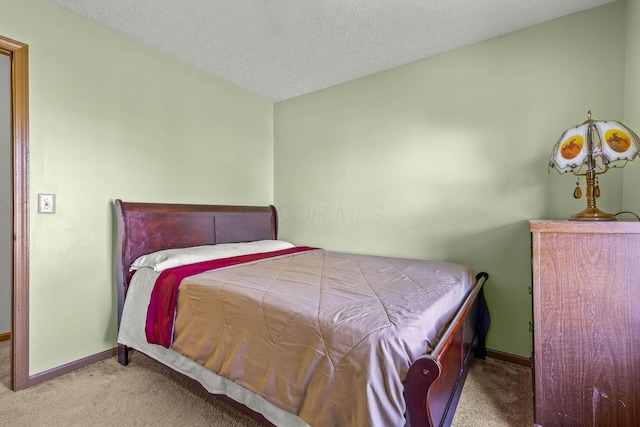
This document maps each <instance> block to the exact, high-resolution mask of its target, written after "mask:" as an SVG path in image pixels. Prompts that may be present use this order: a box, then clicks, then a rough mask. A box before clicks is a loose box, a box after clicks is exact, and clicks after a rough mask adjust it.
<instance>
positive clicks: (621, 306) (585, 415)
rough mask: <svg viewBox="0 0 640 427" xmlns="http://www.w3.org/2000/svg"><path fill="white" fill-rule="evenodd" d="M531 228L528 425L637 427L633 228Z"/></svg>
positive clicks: (638, 243) (639, 276)
mask: <svg viewBox="0 0 640 427" xmlns="http://www.w3.org/2000/svg"><path fill="white" fill-rule="evenodd" d="M530 225H531V233H532V238H533V321H534V323H533V330H534V333H533V340H534V342H533V347H534V352H533V353H534V356H533V357H534V363H533V365H534V392H535V398H534V400H535V417H534V419H535V425H536V426H538V425H539V426H544V427H553V426H572V427H573V426H615V427H622V426H630V427H631V426H634V427H635V426H640V222H619V221H615V222H608V221H607V222H602V221H600V222H597V221H596V222H594V221H588V222H585V221H531V222H530Z"/></svg>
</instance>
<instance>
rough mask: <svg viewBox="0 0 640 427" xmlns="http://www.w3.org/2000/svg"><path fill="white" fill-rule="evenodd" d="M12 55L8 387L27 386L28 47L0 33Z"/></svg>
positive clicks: (4, 47)
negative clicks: (11, 229) (10, 308)
mask: <svg viewBox="0 0 640 427" xmlns="http://www.w3.org/2000/svg"><path fill="white" fill-rule="evenodd" d="M0 49H2V51H3V52H9V56H10V57H11V101H12V102H11V125H12V136H13V141H12V144H13V237H14V240H13V271H12V279H13V280H12V281H13V305H12V307H13V308H12V322H11V336H12V337H13V339H12V340H11V389H13V390H22V389H24V388H27V387H28V385H29V48H28V46H27V45H26V44H24V43H20V42H17V41H15V40H11V39H8V38H5V37H1V36H0Z"/></svg>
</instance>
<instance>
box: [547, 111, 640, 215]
mask: <svg viewBox="0 0 640 427" xmlns="http://www.w3.org/2000/svg"><path fill="white" fill-rule="evenodd" d="M639 153H640V138H638V135H636V133H635V132H634V131H632V130H631V129H629V128H628V127H626V126H625V125H623V124H622V123H620V122H618V121H614V120H593V119H592V118H591V111H589V112H588V113H587V120H586V121H585V122H584V123H582V124H579V125H577V126H574V127H572V128H569V129H567V130H565V131H564V132H563V133H562V135H560V139H558V142H557V143H556V145H555V146H554V147H553V151H552V152H551V157H550V158H549V172H550V171H551V169H555V170H557V171H558V172H559V173H567V172H571V173H573V174H574V175H575V176H576V188H575V190H574V192H573V197H575V198H576V199H579V198H580V197H582V190H581V189H580V177H581V176H584V177H585V178H586V197H587V207H586V209H584V210H583V211H582V212H580V213H577V214H573V215H571V217H570V218H569V219H570V220H574V221H594V220H595V221H615V220H616V217H615V216H614V215H613V214H610V213H606V212H602V211H601V210H600V209H598V208H597V207H596V199H597V198H598V197H600V186H599V185H598V175H600V174H603V173H605V172H606V171H608V170H609V168H621V167H624V166H625V165H626V164H627V162H628V161H630V160H633V159H635V158H636V157H637V156H638V154H639Z"/></svg>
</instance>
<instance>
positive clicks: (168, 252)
mask: <svg viewBox="0 0 640 427" xmlns="http://www.w3.org/2000/svg"><path fill="white" fill-rule="evenodd" d="M294 246H295V245H293V244H291V243H289V242H285V241H283V240H258V241H256V242H244V243H222V244H219V245H206V246H193V247H190V248H181V249H165V250H162V251H158V252H153V253H150V254H147V255H142V256H140V257H138V259H136V260H135V261H134V262H133V264H131V267H129V271H134V270H137V269H139V268H143V267H149V268H153V271H156V272H161V271H163V270H166V269H167V268H172V267H179V266H181V265H186V264H193V263H196V262H202V261H211V260H214V259H220V258H228V257H232V256H237V255H246V254H252V253H259V252H271V251H279V250H281V249H288V248H293V247H294Z"/></svg>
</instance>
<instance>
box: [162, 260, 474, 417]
mask: <svg viewBox="0 0 640 427" xmlns="http://www.w3.org/2000/svg"><path fill="white" fill-rule="evenodd" d="M473 283H474V279H473V273H472V272H471V271H470V270H469V269H468V268H466V267H465V266H462V265H458V264H451V263H442V262H430V261H421V260H406V259H396V258H384V257H374V256H361V255H351V254H343V253H334V252H327V251H324V250H315V251H310V252H303V253H299V254H293V255H287V256H281V257H278V258H275V259H268V260H262V261H256V262H253V263H250V264H248V265H241V266H235V267H230V268H225V269H221V270H214V271H209V272H205V273H201V274H198V275H195V276H191V277H189V278H186V279H184V280H183V281H182V284H181V285H180V290H179V297H178V310H177V314H176V320H175V336H174V342H173V349H174V350H176V351H177V352H179V353H181V354H183V355H185V356H187V357H188V358H190V359H193V360H195V361H196V362H198V363H200V364H202V365H204V366H206V367H207V368H209V369H211V370H212V371H214V372H216V373H218V374H219V375H222V376H224V377H227V378H229V379H231V380H232V381H235V382H237V383H239V384H240V385H242V386H243V387H245V388H247V389H250V390H252V391H254V392H256V393H257V394H260V395H261V396H263V397H264V398H265V399H267V400H269V401H270V402H272V403H273V404H275V405H276V406H278V407H280V408H282V409H284V410H286V411H288V412H291V413H293V414H296V415H298V416H299V417H300V418H302V419H303V420H305V421H306V422H308V423H309V424H310V425H312V426H322V427H327V426H340V427H346V426H358V427H361V426H367V425H372V426H401V425H404V424H405V420H404V415H403V414H404V412H405V405H404V398H403V394H402V390H403V384H402V383H403V380H404V378H405V376H406V373H407V370H408V369H409V366H410V365H411V363H412V361H413V360H415V359H416V358H417V357H419V356H420V355H422V354H424V353H425V352H429V351H430V350H431V348H432V347H433V346H434V345H435V342H436V340H437V336H438V334H439V333H440V332H441V330H442V329H443V328H444V326H445V325H446V323H447V322H448V320H449V319H450V318H451V317H452V315H453V313H455V310H456V308H457V307H458V306H459V305H460V304H461V303H462V301H463V300H464V298H465V297H466V295H467V294H468V292H469V291H470V289H471V287H472V286H473Z"/></svg>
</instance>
